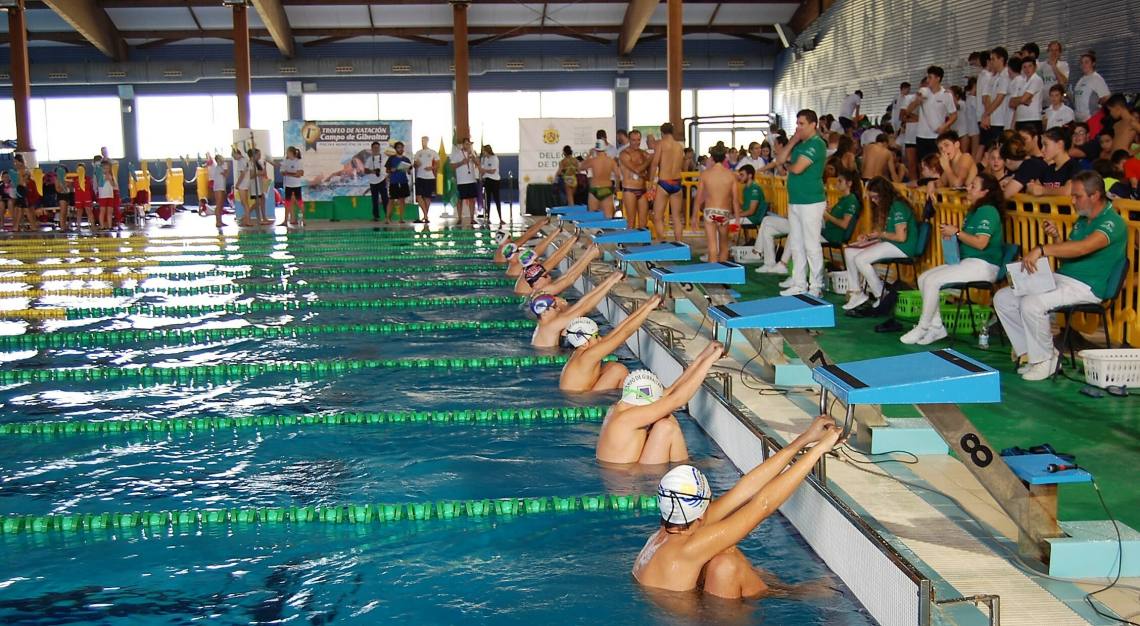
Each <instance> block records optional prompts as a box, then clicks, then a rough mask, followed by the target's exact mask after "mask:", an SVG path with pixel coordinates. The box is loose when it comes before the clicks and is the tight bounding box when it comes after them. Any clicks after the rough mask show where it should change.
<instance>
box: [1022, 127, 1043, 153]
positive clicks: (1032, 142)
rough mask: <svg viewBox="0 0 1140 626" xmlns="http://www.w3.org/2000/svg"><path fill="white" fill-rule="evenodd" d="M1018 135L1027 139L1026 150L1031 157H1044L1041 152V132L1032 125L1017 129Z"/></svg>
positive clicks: (1024, 139)
mask: <svg viewBox="0 0 1140 626" xmlns="http://www.w3.org/2000/svg"><path fill="white" fill-rule="evenodd" d="M1017 135H1018V136H1019V137H1021V139H1022V140H1023V141H1025V152H1026V154H1028V155H1029V156H1030V157H1037V158H1044V155H1043V154H1041V133H1040V132H1038V131H1037V129H1036V128H1033V127H1031V126H1029V127H1026V128H1022V129H1021V130H1019V131H1017Z"/></svg>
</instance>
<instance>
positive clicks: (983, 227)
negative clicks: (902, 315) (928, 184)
mask: <svg viewBox="0 0 1140 626" xmlns="http://www.w3.org/2000/svg"><path fill="white" fill-rule="evenodd" d="M966 199H967V200H968V201H969V202H970V210H969V211H967V212H966V217H965V219H964V222H963V224H962V226H961V228H959V227H958V226H954V225H952V224H942V225H941V226H940V227H939V231H940V232H941V234H942V240H943V241H947V240H950V241H952V242H953V243H954V244H956V245H957V246H958V251H959V256H960V260H959V261H958V262H957V263H954V264H943V265H939V266H938V267H935V268H932V269H929V270H926V271H925V272H923V273H922V274H919V276H918V289H919V291H920V292H921V293H922V314H921V315H920V316H919V318H918V324H917V325H915V327H914V329H913V330H911V331H910V332H908V333H906V334H904V335H903V336H902V337H900V338H899V341H901V342H903V343H906V344H918V345H923V346H925V345H927V344H930V343H934V342H935V341H938V340H939V339H945V338H946V335H947V333H946V328H945V326H943V324H942V315H941V312H940V310H939V305H940V304H941V298H939V291H941V289H942V286H943V285H947V284H950V283H967V282H975V281H988V282H992V281H994V280H995V279H997V275H998V266H999V264H1000V263H1001V256H1002V225H1001V213H1000V211H1001V207H1002V206H1003V205H1004V204H1005V200H1004V198H1002V195H1001V186H1000V185H999V184H998V181H997V180H996V179H994V177H992V176H990V175H988V174H981V175H979V176H978V177H976V178H974V179H973V180H972V181H971V182H970V185H969V187H968V189H967V192H966ZM943 245H944V246H945V245H947V244H945V243H944V244H943Z"/></svg>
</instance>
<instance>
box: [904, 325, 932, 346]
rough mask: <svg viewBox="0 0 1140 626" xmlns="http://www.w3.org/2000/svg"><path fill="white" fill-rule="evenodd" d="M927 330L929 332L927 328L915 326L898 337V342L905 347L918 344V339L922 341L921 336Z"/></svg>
mask: <svg viewBox="0 0 1140 626" xmlns="http://www.w3.org/2000/svg"><path fill="white" fill-rule="evenodd" d="M928 330H930V327H929V326H915V327H914V328H912V329H910V330H909V331H907V332H905V333H903V336H902V337H899V341H901V342H903V343H905V344H907V345H914V344H916V343H918V340H919V339H922V336H923V335H925V334H926V331H928Z"/></svg>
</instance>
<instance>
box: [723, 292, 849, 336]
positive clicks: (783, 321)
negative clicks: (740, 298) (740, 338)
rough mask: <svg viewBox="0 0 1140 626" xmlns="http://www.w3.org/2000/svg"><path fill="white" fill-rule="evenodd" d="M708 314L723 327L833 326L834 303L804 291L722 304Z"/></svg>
mask: <svg viewBox="0 0 1140 626" xmlns="http://www.w3.org/2000/svg"><path fill="white" fill-rule="evenodd" d="M709 317H710V318H711V319H712V321H713V323H716V324H721V325H722V326H724V327H725V328H832V327H834V326H835V307H834V306H833V305H832V304H831V303H830V302H827V301H825V300H821V299H819V298H814V297H812V296H809V295H806V294H804V295H799V296H780V297H776V298H765V299H763V300H752V301H750V302H734V303H732V304H722V305H720V306H715V307H711V308H710V309H709Z"/></svg>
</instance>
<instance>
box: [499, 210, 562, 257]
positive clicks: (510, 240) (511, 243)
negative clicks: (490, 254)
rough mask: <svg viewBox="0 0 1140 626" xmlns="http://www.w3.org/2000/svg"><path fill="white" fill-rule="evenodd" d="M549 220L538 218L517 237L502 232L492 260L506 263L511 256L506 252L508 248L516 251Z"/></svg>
mask: <svg viewBox="0 0 1140 626" xmlns="http://www.w3.org/2000/svg"><path fill="white" fill-rule="evenodd" d="M549 222H550V218H547V217H543V218H539V219H537V220H535V221H534V223H533V224H531V225H530V228H528V229H526V232H524V233H523V234H522V235H519V236H518V237H517V238H516V237H511V236H510V234H509V233H504V234H503V237H502V239H500V240H499V246H498V247H497V248H496V249H495V256H494V258H493V259H492V262H494V263H498V264H500V265H502V264H503V263H506V262H507V261H508V260H509V259H510V258H511V254H508V249H509V250H510V252H512V253H513V252H516V251H518V249H519V248H521V247H522V246H524V245H526V242H528V241H530V239H531V237H534V236H535V235H537V234H538V231H540V230H542V227H543V226H546V224H547V223H549Z"/></svg>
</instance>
